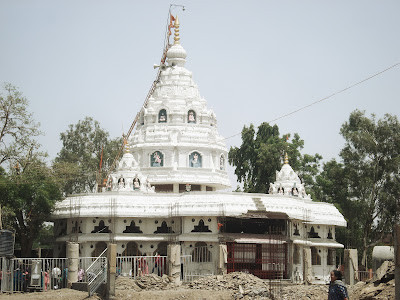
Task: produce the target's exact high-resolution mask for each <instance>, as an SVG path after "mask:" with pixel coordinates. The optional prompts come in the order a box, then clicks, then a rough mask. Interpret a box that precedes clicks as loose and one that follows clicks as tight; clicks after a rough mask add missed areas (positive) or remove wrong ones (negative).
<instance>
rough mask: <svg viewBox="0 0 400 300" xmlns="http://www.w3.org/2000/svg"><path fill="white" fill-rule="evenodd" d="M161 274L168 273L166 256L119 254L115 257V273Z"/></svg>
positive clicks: (123, 274)
mask: <svg viewBox="0 0 400 300" xmlns="http://www.w3.org/2000/svg"><path fill="white" fill-rule="evenodd" d="M153 273H154V274H157V275H158V276H163V275H164V274H168V265H167V256H161V255H156V256H119V257H117V274H118V275H120V276H130V277H134V278H136V277H137V276H141V275H146V274H153Z"/></svg>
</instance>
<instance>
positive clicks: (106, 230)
mask: <svg viewBox="0 0 400 300" xmlns="http://www.w3.org/2000/svg"><path fill="white" fill-rule="evenodd" d="M92 233H112V232H111V230H110V229H109V228H108V226H106V225H105V224H104V221H103V220H101V221H100V222H99V225H98V226H94V229H93V231H92Z"/></svg>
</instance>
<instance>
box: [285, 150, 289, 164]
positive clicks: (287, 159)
mask: <svg viewBox="0 0 400 300" xmlns="http://www.w3.org/2000/svg"><path fill="white" fill-rule="evenodd" d="M288 164H289V157H288V155H287V152H285V165H288Z"/></svg>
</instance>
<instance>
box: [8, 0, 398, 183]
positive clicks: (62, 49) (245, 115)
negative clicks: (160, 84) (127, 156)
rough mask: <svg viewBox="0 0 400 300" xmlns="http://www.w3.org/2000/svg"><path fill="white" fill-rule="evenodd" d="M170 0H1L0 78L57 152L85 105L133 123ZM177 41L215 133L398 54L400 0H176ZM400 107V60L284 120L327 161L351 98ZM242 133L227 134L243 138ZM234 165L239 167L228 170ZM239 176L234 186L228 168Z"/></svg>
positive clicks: (118, 130) (114, 127) (283, 109)
mask: <svg viewBox="0 0 400 300" xmlns="http://www.w3.org/2000/svg"><path fill="white" fill-rule="evenodd" d="M169 4H170V3H169V2H167V1H133V0H127V1H121V0H115V1H102V0H84V1H81V0H79V1H75V0H68V1H67V0H65V1H57V0H42V1H33V0H1V1H0V38H1V39H0V82H10V83H12V84H14V85H16V86H17V87H19V89H20V90H21V91H22V92H23V94H24V95H25V96H26V97H27V98H28V100H29V101H30V107H29V109H30V111H32V112H33V113H34V117H35V119H36V120H37V121H39V122H40V123H41V130H42V131H43V132H44V133H45V135H44V136H43V137H41V138H40V142H41V143H42V145H43V149H45V150H47V151H48V153H49V155H50V157H51V158H54V157H55V156H56V155H57V153H58V152H59V151H60V149H61V146H62V145H61V142H60V139H59V135H60V133H61V132H63V131H65V130H66V129H67V127H68V125H69V124H75V123H77V122H78V120H81V119H83V118H84V117H85V116H91V117H93V118H94V119H96V120H98V121H99V122H100V123H101V125H102V127H103V128H104V129H106V130H107V131H109V132H110V134H111V137H116V136H120V135H121V134H122V132H123V131H125V132H126V131H127V130H128V128H129V127H130V125H131V123H132V121H133V119H134V117H135V115H136V113H137V112H138V111H139V110H140V108H141V105H142V104H143V102H144V99H145V96H146V94H147V92H148V90H149V88H150V86H151V83H152V82H153V80H154V79H155V76H156V70H154V69H153V64H154V63H158V62H159V61H160V57H161V54H162V49H163V42H164V34H165V26H166V20H167V16H168V9H169ZM175 4H183V5H185V8H186V9H185V11H182V10H181V9H180V8H176V9H175V10H173V13H174V14H176V13H178V15H179V19H180V23H181V27H180V33H181V44H182V46H183V47H184V48H185V50H186V51H187V53H188V57H187V63H186V68H187V69H189V70H191V71H192V72H193V79H194V80H195V82H196V83H197V84H198V86H199V89H200V93H201V95H202V97H204V98H205V99H206V100H207V101H208V106H209V107H212V108H213V109H214V111H215V113H216V115H217V118H218V126H219V131H220V133H221V134H222V135H223V136H225V137H228V136H232V135H234V134H237V133H239V132H240V131H241V130H242V128H243V126H244V125H249V124H250V123H253V124H254V125H256V126H258V125H259V124H260V123H261V122H264V121H270V120H273V119H275V118H277V117H279V116H281V115H283V114H285V113H288V112H290V111H292V110H295V109H297V108H299V107H302V106H305V105H307V104H309V103H311V102H314V101H316V100H318V99H321V98H323V97H326V96H328V95H330V94H332V93H334V92H336V91H339V90H341V89H343V88H345V87H347V86H349V85H351V84H354V83H356V82H358V81H360V80H362V79H364V78H367V77H369V76H370V75H373V74H375V73H377V72H379V71H381V70H383V69H386V68H387V67H390V66H392V65H394V64H396V63H399V62H400V39H399V36H400V32H399V31H400V18H399V12H400V1H398V0H397V1H385V0H384V1H377V0H376V1H368V0H360V1H321V0H308V1H300V0H293V1H267V0H265V1H261V0H259V1H251V0H248V1H232V0H230V1H208V0H202V1H180V2H175ZM357 108H358V109H361V110H365V111H366V112H367V113H368V115H369V114H371V113H375V114H376V115H377V116H378V117H382V116H383V115H384V114H385V113H391V114H394V115H396V116H398V117H399V115H400V67H396V68H393V69H391V70H390V71H388V72H385V73H383V74H382V75H380V76H378V77H375V78H373V79H371V80H369V81H368V82H366V83H363V84H361V85H358V86H356V87H355V88H353V89H351V90H348V91H346V92H344V93H342V94H340V95H337V96H335V97H332V98H330V99H329V100H327V101H325V102H322V103H320V104H317V105H315V106H313V107H311V108H308V109H306V110H303V111H301V112H299V113H297V114H294V115H291V116H289V117H287V118H284V119H281V120H279V121H277V122H276V123H277V124H278V126H279V128H280V131H281V133H282V134H283V133H292V134H293V133H295V132H297V133H299V134H300V137H301V138H303V139H304V140H305V148H304V153H309V154H314V153H319V154H321V155H322V156H323V157H324V160H329V159H331V158H333V157H337V155H338V153H339V151H340V149H341V147H342V146H343V144H344V141H343V139H342V137H341V136H340V134H339V130H340V126H341V125H342V124H343V122H344V121H346V120H347V119H348V117H349V114H350V112H351V111H353V110H354V109H357ZM240 143H241V139H240V136H236V137H234V138H230V139H228V140H227V145H228V149H229V147H230V146H239V145H240ZM230 172H231V173H232V169H230ZM231 179H232V180H231V181H232V185H233V187H235V186H236V183H235V182H234V176H232V174H231Z"/></svg>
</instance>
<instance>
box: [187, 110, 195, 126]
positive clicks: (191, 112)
mask: <svg viewBox="0 0 400 300" xmlns="http://www.w3.org/2000/svg"><path fill="white" fill-rule="evenodd" d="M188 123H196V113H195V111H194V110H189V111H188Z"/></svg>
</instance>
